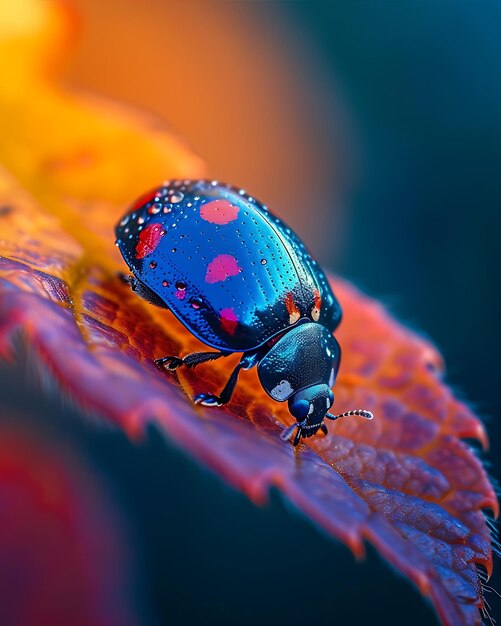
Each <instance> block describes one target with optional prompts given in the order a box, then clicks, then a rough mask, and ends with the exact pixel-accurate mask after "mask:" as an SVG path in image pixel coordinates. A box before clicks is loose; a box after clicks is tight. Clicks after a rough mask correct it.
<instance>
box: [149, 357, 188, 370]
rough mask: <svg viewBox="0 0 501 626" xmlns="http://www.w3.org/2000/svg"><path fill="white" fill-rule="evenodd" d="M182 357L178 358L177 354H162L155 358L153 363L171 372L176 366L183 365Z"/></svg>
mask: <svg viewBox="0 0 501 626" xmlns="http://www.w3.org/2000/svg"><path fill="white" fill-rule="evenodd" d="M183 364H184V363H183V359H180V358H179V357H177V356H164V357H163V358H161V359H156V360H155V365H157V367H159V368H160V369H162V370H168V371H169V372H173V371H174V370H177V368H178V367H181V365H183Z"/></svg>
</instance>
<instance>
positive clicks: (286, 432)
mask: <svg viewBox="0 0 501 626" xmlns="http://www.w3.org/2000/svg"><path fill="white" fill-rule="evenodd" d="M299 427H300V425H299V424H298V423H297V422H296V423H295V424H292V425H291V426H289V427H288V428H286V429H285V430H284V431H283V432H282V433H280V439H281V440H282V441H289V439H290V438H291V437H292V433H293V432H294V429H295V428H299Z"/></svg>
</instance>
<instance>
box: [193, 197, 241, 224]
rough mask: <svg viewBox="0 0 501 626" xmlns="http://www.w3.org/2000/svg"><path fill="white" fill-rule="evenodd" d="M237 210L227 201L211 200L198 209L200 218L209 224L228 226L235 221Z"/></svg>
mask: <svg viewBox="0 0 501 626" xmlns="http://www.w3.org/2000/svg"><path fill="white" fill-rule="evenodd" d="M238 210H239V209H238V207H237V206H234V205H233V204H230V203H229V202H228V201H227V200H212V202H207V204H203V205H202V206H201V207H200V217H201V218H202V219H203V220H205V221H206V222H210V223H211V224H220V225H223V224H229V223H230V222H233V221H234V220H236V219H237V217H238Z"/></svg>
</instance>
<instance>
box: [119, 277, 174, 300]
mask: <svg viewBox="0 0 501 626" xmlns="http://www.w3.org/2000/svg"><path fill="white" fill-rule="evenodd" d="M118 277H119V278H120V280H121V281H122V282H123V283H125V284H126V285H129V287H130V288H131V290H132V291H133V292H134V293H135V294H136V295H137V296H139V297H140V298H142V299H143V300H146V302H149V303H150V304H153V305H154V306H158V307H160V308H162V309H168V308H169V307H168V306H167V305H166V304H165V302H164V301H163V300H162V298H161V297H160V296H158V295H157V294H156V293H155V292H154V291H153V290H151V289H150V288H149V287H147V286H146V285H145V284H144V283H143V282H141V281H140V280H139V279H138V278H136V277H135V276H130V275H128V274H122V273H120V274H119V275H118Z"/></svg>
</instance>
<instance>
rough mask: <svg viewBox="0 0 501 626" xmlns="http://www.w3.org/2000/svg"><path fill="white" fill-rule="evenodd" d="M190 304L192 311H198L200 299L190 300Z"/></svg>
mask: <svg viewBox="0 0 501 626" xmlns="http://www.w3.org/2000/svg"><path fill="white" fill-rule="evenodd" d="M190 304H191V306H192V307H193V308H194V309H199V308H200V307H201V306H202V304H203V301H202V298H192V299H191V300H190Z"/></svg>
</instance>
